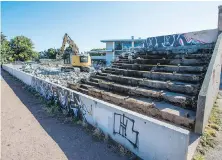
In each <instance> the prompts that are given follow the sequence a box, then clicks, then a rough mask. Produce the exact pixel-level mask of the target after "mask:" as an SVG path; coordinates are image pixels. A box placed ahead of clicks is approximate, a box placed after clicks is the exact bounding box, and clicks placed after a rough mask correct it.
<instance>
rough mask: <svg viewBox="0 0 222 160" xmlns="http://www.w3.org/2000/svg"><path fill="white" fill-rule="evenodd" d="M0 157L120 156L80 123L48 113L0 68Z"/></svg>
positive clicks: (105, 159) (95, 159)
mask: <svg viewBox="0 0 222 160" xmlns="http://www.w3.org/2000/svg"><path fill="white" fill-rule="evenodd" d="M1 74H2V77H1V106H2V108H1V109H2V110H1V120H2V121H1V127H2V128H1V134H2V135H1V140H2V141H1V145H2V151H1V152H2V157H1V158H0V159H2V160H65V159H70V160H81V159H82V160H100V159H101V160H123V159H128V158H127V157H124V156H120V154H119V153H117V152H116V153H115V152H113V150H111V149H110V148H109V145H107V144H106V143H104V142H101V141H96V140H94V139H93V137H92V136H91V135H90V134H89V133H87V132H86V131H85V130H84V128H83V127H82V126H79V125H76V124H73V123H71V122H67V123H65V122H64V121H61V120H59V119H57V118H53V117H51V116H49V115H48V114H47V113H46V111H45V110H44V109H43V104H42V103H41V102H40V101H39V100H38V99H36V97H35V96H34V95H31V94H30V92H28V91H26V90H25V89H24V85H23V84H22V83H21V82H19V81H16V80H15V79H14V78H13V77H11V76H10V75H9V74H8V73H6V72H4V71H1Z"/></svg>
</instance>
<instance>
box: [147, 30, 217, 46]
mask: <svg viewBox="0 0 222 160" xmlns="http://www.w3.org/2000/svg"><path fill="white" fill-rule="evenodd" d="M217 34H218V31H217V29H212V30H204V31H198V32H189V33H182V34H172V35H165V36H158V37H149V38H147V39H146V41H145V42H144V46H145V48H165V47H179V46H189V45H201V44H210V43H215V42H216V40H217Z"/></svg>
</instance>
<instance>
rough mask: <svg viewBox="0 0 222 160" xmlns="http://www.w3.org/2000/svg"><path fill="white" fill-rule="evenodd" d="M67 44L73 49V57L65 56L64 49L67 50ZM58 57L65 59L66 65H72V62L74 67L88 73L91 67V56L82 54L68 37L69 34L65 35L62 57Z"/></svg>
mask: <svg viewBox="0 0 222 160" xmlns="http://www.w3.org/2000/svg"><path fill="white" fill-rule="evenodd" d="M66 43H68V44H69V46H70V47H71V48H72V53H71V56H70V54H69V56H68V55H65V54H64V49H65V45H66ZM61 55H62V56H61ZM57 57H65V58H64V63H65V64H70V62H71V66H72V67H78V68H80V70H82V71H88V70H89V69H90V66H91V57H90V55H89V54H80V53H79V48H78V46H77V45H76V44H75V43H74V41H73V40H72V39H71V38H70V37H69V36H68V34H67V33H66V34H65V35H64V38H63V43H62V47H61V52H60V55H58V56H57ZM68 59H69V60H68ZM66 68H68V69H70V67H68V66H66ZM63 70H64V68H63Z"/></svg>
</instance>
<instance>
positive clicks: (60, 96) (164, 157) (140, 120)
mask: <svg viewBox="0 0 222 160" xmlns="http://www.w3.org/2000/svg"><path fill="white" fill-rule="evenodd" d="M3 69H4V70H6V71H8V72H9V73H10V74H12V75H13V76H15V77H17V78H18V79H20V80H22V81H23V82H25V83H26V84H28V85H31V86H32V87H33V88H35V89H36V91H38V92H39V93H41V95H42V96H44V97H45V98H46V99H53V100H55V101H57V102H59V104H60V106H61V107H62V109H65V110H67V111H73V112H74V114H75V115H77V112H79V113H81V115H82V117H83V119H84V120H85V121H87V122H88V123H90V124H91V125H93V126H95V127H98V128H100V129H101V130H102V131H103V132H104V133H105V134H108V135H109V136H111V137H112V138H113V139H114V140H115V141H117V142H118V143H120V144H122V145H123V146H125V147H126V148H128V149H129V150H130V151H132V152H134V153H135V154H136V155H138V156H139V157H141V158H143V159H145V160H169V159H170V160H178V159H180V160H185V159H187V152H188V145H189V135H190V132H189V131H188V130H185V129H182V128H179V127H176V126H174V125H170V124H168V123H165V122H162V121H159V120H156V119H153V118H150V117H147V116H144V115H141V114H138V113H135V112H132V111H129V110H126V109H124V108H121V107H118V106H116V105H113V104H110V103H107V102H104V101H101V100H99V99H95V98H93V97H90V96H87V95H85V94H82V93H79V92H76V91H73V90H71V89H68V88H65V87H62V86H60V85H57V84H54V83H50V82H47V81H45V80H43V79H39V78H37V77H34V76H32V75H30V74H27V73H24V72H22V71H20V70H17V69H15V68H13V66H12V65H3Z"/></svg>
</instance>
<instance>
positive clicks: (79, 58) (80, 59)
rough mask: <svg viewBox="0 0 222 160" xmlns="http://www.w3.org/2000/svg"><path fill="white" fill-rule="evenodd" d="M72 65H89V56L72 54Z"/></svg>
mask: <svg viewBox="0 0 222 160" xmlns="http://www.w3.org/2000/svg"><path fill="white" fill-rule="evenodd" d="M71 64H72V66H78V67H90V66H91V57H90V56H89V55H88V54H84V55H72V63H71Z"/></svg>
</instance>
